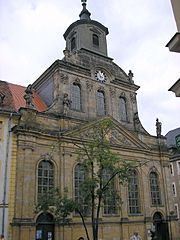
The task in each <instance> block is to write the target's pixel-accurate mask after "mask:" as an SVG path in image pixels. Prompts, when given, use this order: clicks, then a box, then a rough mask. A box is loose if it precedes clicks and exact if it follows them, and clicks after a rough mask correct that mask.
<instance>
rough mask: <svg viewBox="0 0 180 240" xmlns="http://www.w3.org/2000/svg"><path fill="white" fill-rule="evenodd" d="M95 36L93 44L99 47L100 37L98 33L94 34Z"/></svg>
mask: <svg viewBox="0 0 180 240" xmlns="http://www.w3.org/2000/svg"><path fill="white" fill-rule="evenodd" d="M92 38H93V45H94V46H97V47H99V37H98V35H96V34H93V35H92Z"/></svg>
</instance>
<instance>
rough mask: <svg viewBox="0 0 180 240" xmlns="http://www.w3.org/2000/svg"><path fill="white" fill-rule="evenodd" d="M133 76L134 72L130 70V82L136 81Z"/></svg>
mask: <svg viewBox="0 0 180 240" xmlns="http://www.w3.org/2000/svg"><path fill="white" fill-rule="evenodd" d="M133 77H134V74H133V72H132V71H131V70H129V73H128V80H129V81H130V82H134V81H133Z"/></svg>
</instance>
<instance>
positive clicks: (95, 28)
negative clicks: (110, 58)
mask: <svg viewBox="0 0 180 240" xmlns="http://www.w3.org/2000/svg"><path fill="white" fill-rule="evenodd" d="M81 2H82V6H83V9H82V11H81V13H80V14H79V17H80V20H77V21H76V22H74V23H72V24H71V25H70V26H69V27H68V29H67V30H66V32H65V33H64V39H65V41H66V50H68V51H69V52H70V53H71V52H74V51H77V50H80V49H86V50H89V51H92V52H94V53H97V54H101V55H103V56H107V42H106V35H107V34H108V33H109V32H108V28H106V27H105V26H104V25H102V24H101V23H99V22H97V21H95V20H91V18H90V16H91V13H90V12H89V11H88V10H87V8H86V2H87V0H81Z"/></svg>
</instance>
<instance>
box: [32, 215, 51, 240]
mask: <svg viewBox="0 0 180 240" xmlns="http://www.w3.org/2000/svg"><path fill="white" fill-rule="evenodd" d="M36 223H37V226H36V240H54V219H53V216H52V215H51V214H41V215H40V216H39V217H38V219H37V221H36Z"/></svg>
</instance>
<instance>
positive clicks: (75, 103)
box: [71, 83, 81, 111]
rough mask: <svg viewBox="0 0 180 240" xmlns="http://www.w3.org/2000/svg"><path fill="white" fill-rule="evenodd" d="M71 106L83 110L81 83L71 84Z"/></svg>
mask: <svg viewBox="0 0 180 240" xmlns="http://www.w3.org/2000/svg"><path fill="white" fill-rule="evenodd" d="M71 108H72V109H74V110H78V111H80V110H81V88H80V85H78V84H75V83H73V84H72V86H71Z"/></svg>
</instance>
